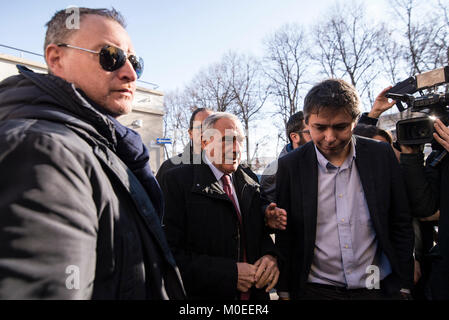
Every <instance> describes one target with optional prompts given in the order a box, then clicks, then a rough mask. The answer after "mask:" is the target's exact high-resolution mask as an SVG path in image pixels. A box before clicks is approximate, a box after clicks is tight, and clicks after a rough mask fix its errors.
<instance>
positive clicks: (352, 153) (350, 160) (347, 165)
mask: <svg viewBox="0 0 449 320" xmlns="http://www.w3.org/2000/svg"><path fill="white" fill-rule="evenodd" d="M349 143H350V148H351V149H350V151H349V155H348V157H347V158H346V159H345V161H344V162H343V164H342V165H341V167H340V169H341V170H343V169H347V168H351V166H352V163H353V160H355V158H356V152H355V145H356V140H355V137H354V136H352V138H351V141H350V142H349ZM313 146H314V147H315V151H316V156H317V160H318V165H320V166H321V167H322V168H324V169H325V170H327V169H329V168H337V167H336V166H334V165H333V164H332V163H330V162H329V160H327V159H326V158H325V157H324V156H323V154H322V153H321V152H320V150H319V149H318V148H317V146H316V145H315V144H313Z"/></svg>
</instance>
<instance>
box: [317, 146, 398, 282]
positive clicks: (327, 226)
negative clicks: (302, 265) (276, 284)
mask: <svg viewBox="0 0 449 320" xmlns="http://www.w3.org/2000/svg"><path fill="white" fill-rule="evenodd" d="M315 151H316V154H317V160H318V206H317V226H316V240H315V249H314V258H313V261H312V266H311V270H310V273H309V277H308V282H313V283H321V284H328V285H335V286H341V287H347V288H348V289H356V288H365V287H366V279H367V277H368V276H369V275H371V274H372V270H374V269H373V268H372V267H371V266H374V268H376V267H377V268H379V269H378V270H379V271H380V273H379V281H380V280H382V279H383V278H385V277H386V276H387V275H388V274H389V273H391V266H390V263H389V261H388V259H387V258H386V256H385V255H384V254H383V253H382V252H380V248H379V246H378V241H377V238H376V233H375V231H374V228H373V225H372V221H371V218H370V214H369V209H368V205H367V202H366V199H365V193H364V191H363V187H362V183H361V181H360V176H359V173H358V170H357V166H356V163H355V159H356V152H355V139H352V141H351V142H350V153H349V155H348V157H347V158H346V160H345V161H344V162H343V164H342V165H341V166H340V167H337V166H334V165H333V164H332V163H330V162H329V161H328V160H327V159H326V158H325V157H324V156H323V155H322V154H321V152H320V151H319V150H318V148H317V147H316V146H315Z"/></svg>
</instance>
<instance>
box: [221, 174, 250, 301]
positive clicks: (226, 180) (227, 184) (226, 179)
mask: <svg viewBox="0 0 449 320" xmlns="http://www.w3.org/2000/svg"><path fill="white" fill-rule="evenodd" d="M221 181H222V182H223V190H224V192H226V194H227V195H228V198H229V199H230V200H231V201H232V204H233V205H234V208H235V212H236V213H237V219H238V221H239V229H240V233H241V234H242V237H241V239H242V246H243V262H246V244H245V235H244V233H243V224H242V215H241V213H240V210H239V207H238V206H237V203H236V202H235V198H234V194H233V192H232V188H231V177H230V176H229V175H227V174H225V175H223V176H222V177H221ZM239 245H240V244H239ZM239 258H240V257H239ZM240 300H249V291H248V292H242V293H240Z"/></svg>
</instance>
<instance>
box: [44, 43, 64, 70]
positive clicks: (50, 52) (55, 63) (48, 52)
mask: <svg viewBox="0 0 449 320" xmlns="http://www.w3.org/2000/svg"><path fill="white" fill-rule="evenodd" d="M63 55H64V51H63V48H61V47H58V46H57V45H56V44H54V43H51V44H49V45H48V46H47V48H45V61H46V62H47V66H48V71H49V73H52V74H54V75H56V76H61V75H62V74H63V63H62V58H63Z"/></svg>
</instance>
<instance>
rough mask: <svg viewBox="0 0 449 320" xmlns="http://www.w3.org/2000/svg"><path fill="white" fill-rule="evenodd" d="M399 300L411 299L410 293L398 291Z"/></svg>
mask: <svg viewBox="0 0 449 320" xmlns="http://www.w3.org/2000/svg"><path fill="white" fill-rule="evenodd" d="M399 299H400V300H413V297H412V294H411V293H408V292H402V291H401V292H399Z"/></svg>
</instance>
